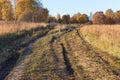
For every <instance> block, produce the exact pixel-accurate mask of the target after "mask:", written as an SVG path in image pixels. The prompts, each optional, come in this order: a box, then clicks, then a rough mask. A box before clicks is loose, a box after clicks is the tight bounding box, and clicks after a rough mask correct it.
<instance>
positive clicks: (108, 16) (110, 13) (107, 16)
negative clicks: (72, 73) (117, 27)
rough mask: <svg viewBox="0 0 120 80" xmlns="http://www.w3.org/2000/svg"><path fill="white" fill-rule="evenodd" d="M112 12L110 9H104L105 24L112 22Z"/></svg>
mask: <svg viewBox="0 0 120 80" xmlns="http://www.w3.org/2000/svg"><path fill="white" fill-rule="evenodd" d="M113 13H114V12H113V11H112V10H111V9H108V10H106V12H105V17H106V23H107V24H112V23H113V21H112V18H111V17H112V14H113Z"/></svg>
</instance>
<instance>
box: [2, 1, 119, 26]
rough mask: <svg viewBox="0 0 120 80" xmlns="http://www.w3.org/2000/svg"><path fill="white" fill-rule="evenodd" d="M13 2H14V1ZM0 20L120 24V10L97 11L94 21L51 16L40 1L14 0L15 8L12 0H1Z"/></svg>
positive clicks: (86, 17) (80, 16)
mask: <svg viewBox="0 0 120 80" xmlns="http://www.w3.org/2000/svg"><path fill="white" fill-rule="evenodd" d="M12 1H13V0H12ZM0 20H2V21H12V20H16V21H27V22H57V23H65V24H68V23H80V24H84V23H90V24H91V23H93V24H120V10H118V11H116V12H113V11H112V10H111V9H108V10H106V12H105V13H104V12H102V11H97V12H96V13H94V14H93V16H92V20H90V19H89V16H88V15H87V14H81V13H76V14H74V15H73V16H70V15H69V14H66V15H63V16H60V14H58V15H57V16H51V15H49V11H48V9H46V8H44V7H43V5H42V3H41V2H40V1H39V0H14V6H13V5H12V3H11V1H10V0H0Z"/></svg>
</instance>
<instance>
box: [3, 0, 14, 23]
mask: <svg viewBox="0 0 120 80" xmlns="http://www.w3.org/2000/svg"><path fill="white" fill-rule="evenodd" d="M1 5H2V8H1V13H2V20H5V21H8V20H11V19H12V17H13V10H12V5H11V2H10V0H1Z"/></svg>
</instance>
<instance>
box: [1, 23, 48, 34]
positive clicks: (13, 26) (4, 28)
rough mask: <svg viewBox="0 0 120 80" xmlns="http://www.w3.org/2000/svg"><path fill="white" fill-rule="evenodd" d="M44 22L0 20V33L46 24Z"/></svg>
mask: <svg viewBox="0 0 120 80" xmlns="http://www.w3.org/2000/svg"><path fill="white" fill-rule="evenodd" d="M46 25H47V24H46V23H25V22H17V23H14V22H0V35H3V34H8V33H14V32H19V31H22V30H30V29H32V28H36V27H38V26H46Z"/></svg>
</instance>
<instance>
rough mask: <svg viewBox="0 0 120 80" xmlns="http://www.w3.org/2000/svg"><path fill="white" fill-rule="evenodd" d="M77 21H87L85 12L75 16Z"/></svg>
mask: <svg viewBox="0 0 120 80" xmlns="http://www.w3.org/2000/svg"><path fill="white" fill-rule="evenodd" d="M77 20H78V22H79V23H86V22H88V21H89V17H88V16H87V15H86V14H81V15H80V16H78V17H77Z"/></svg>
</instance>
